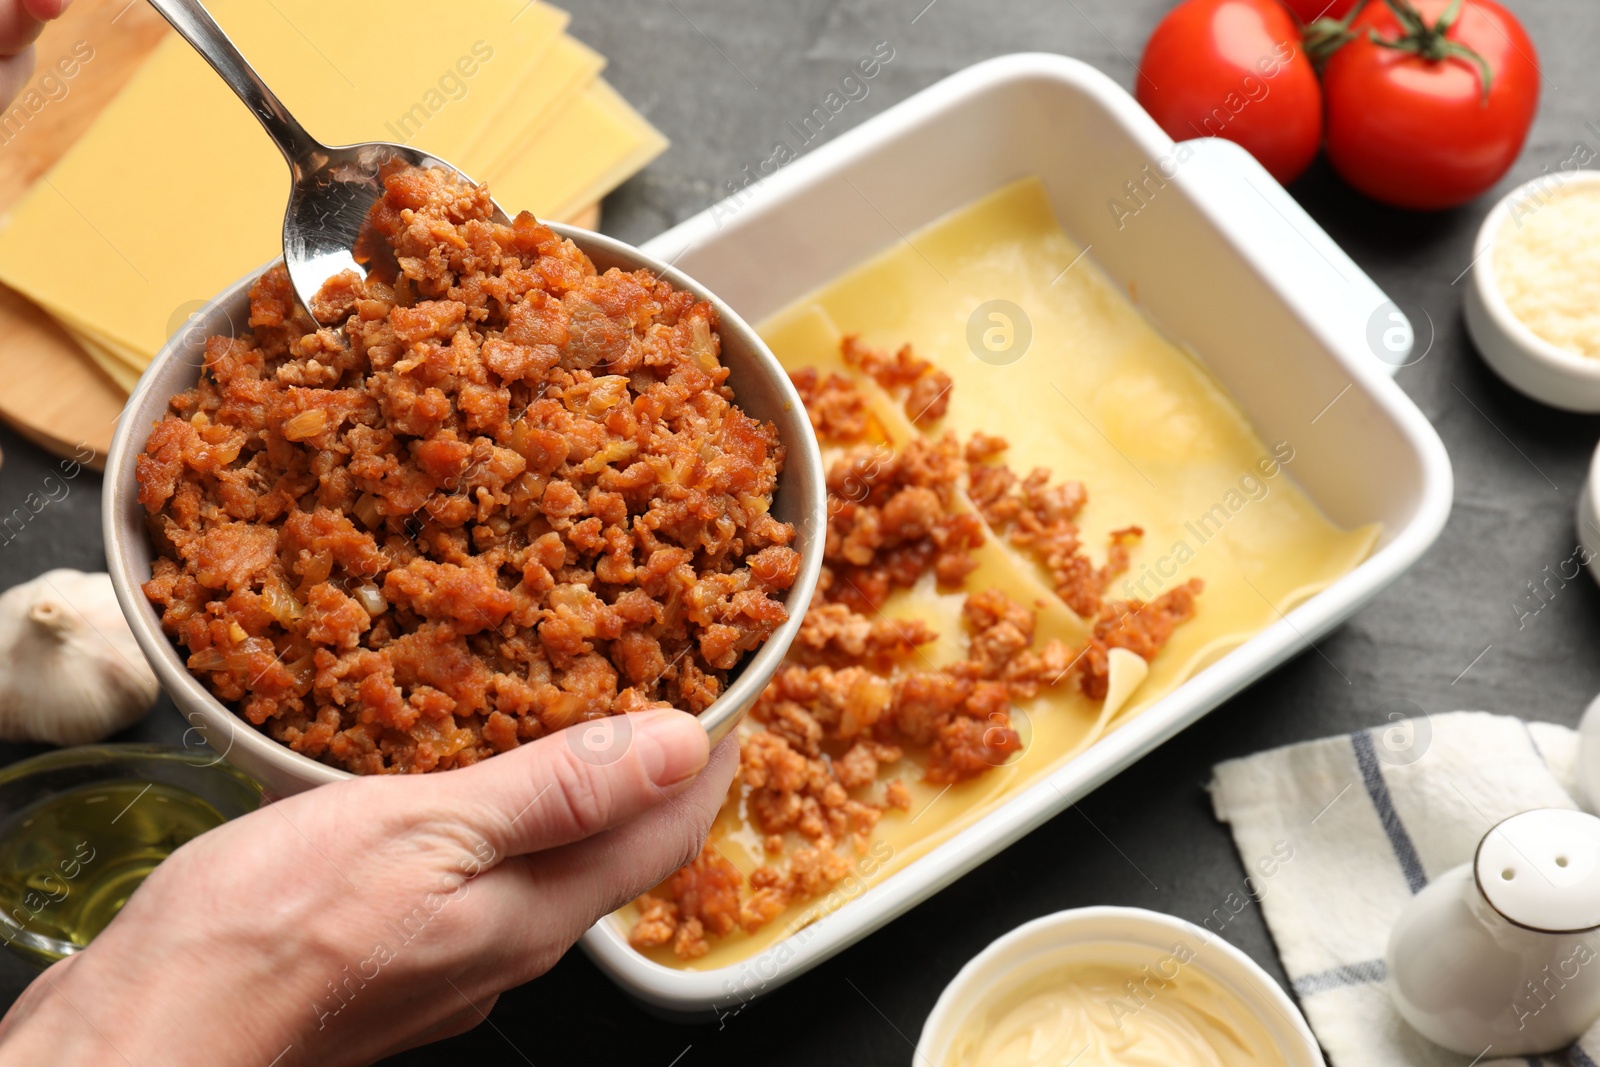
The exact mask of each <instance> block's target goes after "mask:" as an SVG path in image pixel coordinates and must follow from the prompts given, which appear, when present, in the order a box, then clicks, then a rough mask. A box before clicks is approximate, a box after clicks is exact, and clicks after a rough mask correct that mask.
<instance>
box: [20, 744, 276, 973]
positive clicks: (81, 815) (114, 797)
mask: <svg viewBox="0 0 1600 1067" xmlns="http://www.w3.org/2000/svg"><path fill="white" fill-rule="evenodd" d="M260 806H261V787H260V786H259V785H257V784H256V783H255V782H254V781H253V780H251V779H250V778H248V777H246V776H245V775H244V774H242V773H241V772H239V771H238V770H236V769H234V768H233V767H231V766H229V765H228V764H226V763H223V762H222V761H221V760H220V759H218V758H217V757H216V756H215V755H212V754H210V753H207V752H203V751H191V750H187V749H179V748H168V747H166V746H163V745H82V746H79V747H76V748H67V749H62V750H60V751H57V752H48V753H45V754H44V755H42V756H35V757H33V758H32V759H27V760H23V761H21V762H19V763H14V764H12V765H10V766H9V767H5V768H3V769H0V944H4V945H5V946H6V947H8V948H10V949H12V950H14V951H16V952H18V953H20V954H21V955H23V956H25V957H27V958H28V959H30V960H32V961H33V962H35V963H38V964H41V965H49V964H51V963H53V962H55V961H56V960H59V959H61V958H62V957H64V956H70V955H71V954H73V953H74V952H79V951H82V949H83V948H84V946H85V945H87V944H88V943H89V942H90V940H92V939H93V938H94V936H95V935H96V934H98V933H99V932H100V931H101V930H103V929H105V927H106V924H107V923H109V922H110V921H111V920H112V919H113V918H115V917H116V915H117V912H119V911H121V910H122V906H123V904H125V903H127V901H128V898H129V897H130V896H132V895H133V891H134V890H135V889H137V888H139V885H140V883H142V882H143V881H144V879H145V877H146V876H147V875H148V874H149V873H150V872H151V871H153V870H155V868H156V865H157V864H159V863H160V862H161V861H162V860H164V859H166V858H167V857H168V856H170V855H171V854H172V853H173V852H175V851H176V850H177V849H178V848H179V847H180V846H182V845H183V844H184V843H185V842H187V841H190V840H192V839H193V838H196V837H198V836H200V835H201V834H203V833H205V832H206V831H207V830H210V829H213V828H214V827H217V826H221V825H222V824H223V823H225V822H227V821H228V820H229V819H233V818H237V817H238V816H240V815H244V814H246V813H247V812H251V811H254V810H255V809H256V808H258V807H260Z"/></svg>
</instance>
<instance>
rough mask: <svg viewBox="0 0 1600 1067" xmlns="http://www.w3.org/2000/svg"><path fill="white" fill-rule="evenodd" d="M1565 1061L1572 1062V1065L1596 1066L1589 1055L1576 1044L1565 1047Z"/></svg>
mask: <svg viewBox="0 0 1600 1067" xmlns="http://www.w3.org/2000/svg"><path fill="white" fill-rule="evenodd" d="M1567 1062H1568V1063H1570V1064H1572V1065H1573V1067H1597V1065H1596V1064H1595V1062H1594V1060H1593V1059H1591V1058H1590V1057H1589V1054H1588V1053H1587V1052H1585V1051H1583V1049H1581V1048H1579V1047H1578V1046H1577V1045H1573V1046H1572V1047H1571V1048H1569V1049H1567Z"/></svg>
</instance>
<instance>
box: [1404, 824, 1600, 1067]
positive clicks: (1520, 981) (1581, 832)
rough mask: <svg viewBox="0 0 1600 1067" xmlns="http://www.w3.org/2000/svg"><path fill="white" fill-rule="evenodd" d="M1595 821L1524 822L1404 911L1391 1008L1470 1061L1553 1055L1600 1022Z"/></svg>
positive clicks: (1501, 828)
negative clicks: (1596, 1022) (1477, 1058)
mask: <svg viewBox="0 0 1600 1067" xmlns="http://www.w3.org/2000/svg"><path fill="white" fill-rule="evenodd" d="M1597 927H1600V818H1596V817H1595V816H1593V815H1589V814H1586V813H1584V812H1581V811H1568V810H1563V809H1558V808H1543V809H1539V810H1537V811H1525V812H1523V813H1522V814H1520V815H1514V816H1512V817H1511V818H1509V819H1507V820H1505V821H1504V822H1502V823H1500V824H1499V825H1498V826H1496V827H1494V829H1492V830H1490V831H1489V832H1488V833H1487V834H1485V835H1484V838H1483V840H1482V841H1481V842H1479V844H1478V852H1477V855H1476V857H1474V859H1473V862H1471V863H1464V864H1462V865H1461V866H1459V867H1456V868H1454V869H1453V870H1451V871H1449V872H1447V873H1446V874H1444V875H1443V876H1442V877H1440V878H1439V879H1438V880H1437V881H1435V882H1434V883H1433V884H1432V885H1430V886H1428V887H1427V888H1426V889H1424V890H1423V891H1422V892H1420V893H1418V894H1417V895H1416V896H1415V897H1413V898H1412V899H1411V902H1410V903H1409V904H1407V905H1406V908H1405V910H1404V911H1402V912H1401V913H1400V918H1399V920H1398V921H1396V923H1395V926H1394V930H1393V932H1391V933H1390V935H1389V950H1388V965H1389V987H1390V991H1391V993H1392V994H1393V996H1394V1002H1395V1007H1397V1008H1398V1009H1399V1011H1400V1014H1401V1015H1402V1016H1404V1017H1405V1020H1406V1021H1407V1022H1409V1023H1410V1024H1411V1025H1412V1026H1413V1027H1415V1028H1416V1029H1417V1030H1418V1031H1419V1032H1420V1033H1421V1034H1422V1035H1423V1036H1424V1037H1426V1038H1428V1039H1429V1040H1430V1041H1433V1042H1435V1043H1436V1044H1440V1045H1443V1046H1444V1047H1445V1048H1448V1049H1451V1050H1453V1051H1455V1052H1459V1053H1462V1054H1463V1055H1467V1056H1477V1057H1479V1058H1481V1059H1494V1058H1496V1057H1500V1056H1523V1055H1534V1054H1539V1053H1545V1052H1554V1051H1556V1050H1558V1049H1562V1048H1565V1047H1567V1046H1568V1045H1570V1044H1571V1043H1572V1042H1573V1041H1575V1040H1576V1039H1577V1038H1578V1037H1579V1036H1580V1035H1582V1034H1583V1032H1584V1031H1585V1030H1587V1029H1588V1028H1589V1026H1590V1025H1591V1024H1592V1023H1594V1021H1595V1020H1596V1018H1600V930H1597V929H1596V928H1597Z"/></svg>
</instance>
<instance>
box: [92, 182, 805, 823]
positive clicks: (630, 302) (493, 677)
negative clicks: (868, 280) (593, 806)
mask: <svg viewBox="0 0 1600 1067" xmlns="http://www.w3.org/2000/svg"><path fill="white" fill-rule="evenodd" d="M494 213H495V208H494V204H493V202H492V201H491V200H490V198H489V194H488V192H487V191H486V190H485V189H484V188H482V187H473V186H470V185H464V184H460V183H457V182H455V181H454V180H453V179H451V178H449V177H447V176H445V175H444V174H442V173H441V172H438V171H424V170H415V169H401V170H396V171H395V172H393V173H391V174H388V175H387V176H386V191H385V194H384V196H383V197H382V198H381V199H380V200H379V201H378V203H377V204H376V205H375V207H374V209H373V214H372V219H371V224H372V225H371V232H372V233H373V234H374V235H376V236H377V237H378V238H380V239H381V241H380V242H379V245H380V247H379V248H378V251H377V253H376V254H374V255H373V257H372V265H371V267H370V269H369V273H368V276H367V277H366V278H364V279H362V278H357V277H356V276H355V275H354V274H348V275H345V276H343V278H342V279H336V280H334V281H332V282H330V283H329V284H328V285H327V286H325V287H324V289H323V290H322V292H321V293H320V294H319V296H318V299H317V301H315V303H316V304H317V305H318V306H317V308H316V310H317V313H318V314H317V318H318V320H320V321H322V322H325V323H326V322H332V323H336V324H338V325H337V328H322V329H319V328H318V327H317V325H316V323H315V322H313V321H312V319H311V317H310V316H309V315H308V314H307V313H306V310H305V309H304V308H303V307H301V306H299V304H298V303H297V301H296V299H295V296H294V292H293V289H292V287H291V286H290V284H289V280H288V277H287V275H286V273H285V271H284V270H283V267H282V264H281V263H278V264H272V265H269V266H268V267H267V268H265V269H264V270H263V271H262V272H260V273H259V274H257V275H254V276H252V277H249V278H246V279H244V280H241V281H240V282H238V283H237V284H235V285H233V286H231V287H230V288H229V289H227V290H226V291H224V292H223V293H222V294H220V295H219V296H218V297H217V298H216V299H215V300H214V301H213V302H212V303H211V304H209V305H208V306H207V307H206V308H205V309H204V311H203V312H201V313H200V314H199V315H197V316H195V317H194V319H192V320H191V322H190V324H189V326H188V328H187V329H185V330H184V331H183V332H181V333H180V334H179V335H178V336H175V337H174V338H172V339H171V340H170V341H169V342H168V343H167V345H166V346H165V347H164V348H163V349H162V351H161V352H160V353H159V354H158V355H157V357H156V359H155V360H154V362H152V364H151V366H150V367H149V369H148V370H147V371H146V372H145V374H144V376H143V378H142V379H141V380H140V382H139V385H138V387H137V389H135V391H134V393H133V395H132V396H131V397H130V399H129V402H128V406H127V408H126V410H125V412H124V417H123V418H122V420H121V423H120V425H119V427H118V431H117V434H116V438H115V440H114V442H113V444H112V448H111V452H110V455H109V458H108V461H107V465H106V478H105V508H104V525H105V535H106V546H107V557H108V564H109V569H110V572H111V576H112V581H113V583H114V585H115V587H116V591H117V596H118V599H119V600H120V602H121V604H122V608H123V611H124V613H125V614H126V615H127V617H128V620H129V623H130V625H131V626H132V628H133V632H134V634H135V636H136V637H137V638H138V640H139V643H140V647H141V648H142V649H143V651H144V653H145V655H146V656H147V657H148V658H149V659H150V662H151V664H152V665H153V667H154V668H155V671H156V674H157V676H158V677H159V678H160V679H161V682H162V684H163V686H164V687H165V689H166V690H167V692H168V693H169V694H170V695H171V696H172V699H173V700H174V702H175V703H176V705H177V706H178V708H179V710H180V711H181V712H182V713H183V714H184V715H185V717H186V718H187V719H188V720H189V721H190V723H191V724H192V725H193V726H194V727H195V728H196V730H197V731H198V732H199V733H200V734H201V735H202V736H204V738H205V740H206V741H207V742H208V743H209V744H210V745H211V746H212V747H213V748H215V749H216V750H217V751H219V752H221V753H223V754H224V755H225V756H226V757H227V758H228V759H229V760H230V761H231V762H233V763H235V764H236V765H237V766H239V767H240V768H241V769H242V770H244V771H245V772H247V773H249V774H251V775H253V776H254V777H256V778H257V779H258V780H260V781H261V782H262V784H263V785H264V786H266V788H267V789H268V790H269V791H270V792H272V793H275V794H278V795H287V794H289V793H293V792H297V791H300V790H303V789H306V788H309V787H311V786H314V785H318V784H321V783H324V782H328V781H332V780H335V779H338V778H342V777H345V776H347V775H350V774H379V773H422V772H428V771H436V770H448V769H451V768H454V767H461V766H465V765H467V764H471V763H474V762H477V761H478V760H481V759H486V758H489V757H491V756H493V755H495V754H496V753H499V752H504V751H507V750H509V749H511V748H515V747H516V746H518V745H520V744H523V743H525V742H528V741H531V740H534V739H536V738H539V737H543V736H545V735H546V734H550V733H553V732H556V731H560V730H564V729H567V728H568V727H572V726H576V725H578V724H581V723H583V722H586V721H590V720H593V719H596V718H600V717H604V716H609V715H614V714H624V713H628V712H632V711H639V710H644V709H646V708H650V707H656V706H672V707H678V708H683V709H685V710H687V711H690V712H693V713H695V714H697V715H699V716H700V718H701V720H702V721H703V722H704V723H705V726H706V729H707V731H708V732H709V733H710V734H711V736H712V738H713V739H714V740H715V739H717V738H720V737H722V736H723V735H725V734H726V733H727V732H728V731H729V730H731V729H732V728H733V726H734V725H735V724H736V723H737V722H738V720H739V718H740V717H741V716H742V715H743V714H744V712H745V711H746V710H747V709H748V708H749V707H750V706H751V705H752V704H753V703H754V702H755V700H756V698H757V697H758V696H759V694H760V693H761V691H762V690H763V689H764V688H765V686H766V684H767V682H768V681H769V680H770V679H771V677H772V675H773V673H774V671H775V670H776V669H777V667H778V665H779V663H780V662H781V661H782V659H783V656H784V653H785V651H786V649H787V647H788V645H789V643H790V641H791V640H792V639H793V637H794V635H795V633H796V631H797V630H798V628H799V625H800V622H801V619H802V618H803V616H804V615H805V610H806V606H807V604H808V602H809V600H810V598H811V594H812V591H813V589H814V587H815V585H816V582H817V575H818V571H819V567H820V565H821V561H822V552H821V547H820V542H821V538H822V536H823V535H824V530H825V515H826V497H825V491H824V483H823V474H822V464H821V457H820V454H819V452H818V446H817V443H816V439H815V436H814V435H813V433H812V430H811V427H810V423H809V420H808V418H807V416H806V413H805V409H804V407H803V406H802V404H801V402H800V398H799V396H798V394H797V393H796V391H795V389H794V387H793V385H792V384H791V382H790V380H789V378H788V376H787V375H786V374H785V373H784V372H783V370H782V368H781V367H780V366H779V364H778V362H777V360H776V359H775V358H774V357H773V356H772V354H771V352H770V351H768V349H767V348H766V346H765V345H764V344H763V343H762V342H761V340H760V339H759V338H758V337H757V336H756V334H755V333H754V331H752V330H751V329H750V328H749V327H748V326H747V325H746V324H745V323H744V322H743V321H742V320H741V319H740V318H739V317H738V316H737V315H736V314H734V313H733V312H732V311H731V310H730V309H729V308H728V307H726V306H725V305H724V304H722V303H721V302H720V301H719V300H718V299H717V298H716V297H715V296H713V295H711V294H710V293H708V292H706V291H705V290H704V289H703V288H702V287H701V286H699V285H697V284H696V283H695V282H694V281H692V280H691V279H689V278H687V277H685V276H684V275H683V274H682V273H680V272H679V271H676V270H674V269H673V268H672V267H670V266H669V265H667V264H665V263H662V262H659V261H657V260H654V259H652V258H650V257H648V256H645V255H642V254H641V253H639V252H638V251H637V250H635V249H633V248H631V247H629V246H627V245H625V244H622V243H621V242H618V241H614V240H612V239H610V238H606V237H603V236H601V235H598V234H594V233H590V232H587V231H583V230H578V229H575V228H571V227H565V226H559V225H553V224H546V223H542V222H539V221H537V220H535V219H534V218H533V216H532V215H529V214H527V213H524V214H522V215H520V216H519V217H517V218H516V219H515V220H513V221H511V222H510V223H509V224H507V223H504V222H496V221H494ZM581 733H582V731H581V730H580V731H577V732H575V733H574V735H573V736H578V735H581ZM594 757H595V758H597V759H604V758H606V754H604V753H595V754H594Z"/></svg>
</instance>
